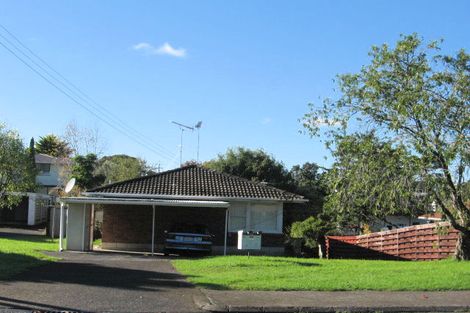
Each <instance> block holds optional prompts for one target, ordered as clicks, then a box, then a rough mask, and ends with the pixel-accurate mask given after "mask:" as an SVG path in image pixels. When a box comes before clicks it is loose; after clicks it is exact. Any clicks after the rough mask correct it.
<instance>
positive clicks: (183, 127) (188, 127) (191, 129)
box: [171, 121, 194, 166]
mask: <svg viewBox="0 0 470 313" xmlns="http://www.w3.org/2000/svg"><path fill="white" fill-rule="evenodd" d="M171 122H172V123H173V124H175V125H177V126H178V127H179V128H180V130H181V137H180V166H181V165H183V133H184V131H185V130H190V131H194V127H191V126H188V125H184V124H181V123H178V122H175V121H171Z"/></svg>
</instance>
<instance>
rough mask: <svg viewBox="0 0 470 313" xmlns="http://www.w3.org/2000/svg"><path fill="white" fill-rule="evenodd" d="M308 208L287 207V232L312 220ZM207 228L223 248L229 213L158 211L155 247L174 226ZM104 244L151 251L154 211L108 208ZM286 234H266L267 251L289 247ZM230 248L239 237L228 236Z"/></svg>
mask: <svg viewBox="0 0 470 313" xmlns="http://www.w3.org/2000/svg"><path fill="white" fill-rule="evenodd" d="M308 212H309V211H308V207H307V206H306V205H304V204H284V216H283V220H284V229H285V228H286V226H289V225H290V224H291V223H293V222H294V221H298V220H303V219H305V218H306V216H308ZM177 223H178V224H179V223H188V224H203V225H207V226H208V228H209V232H210V233H211V234H213V235H215V238H214V246H223V244H224V231H225V209H223V208H188V207H160V206H157V207H155V244H156V245H162V244H163V243H164V231H165V230H171V228H172V226H173V225H174V224H177ZM102 241H103V243H104V244H106V245H107V246H108V247H110V248H116V249H119V248H122V249H125V248H126V246H123V245H119V246H113V245H112V244H113V243H119V244H135V247H136V249H150V248H149V247H150V243H151V242H152V207H151V206H132V205H104V206H103V225H102ZM285 241H286V238H285V235H284V234H267V233H265V234H263V237H262V245H263V247H268V248H269V247H273V248H275V247H280V248H284V246H285ZM227 245H228V246H229V247H236V245H237V233H228V235H227Z"/></svg>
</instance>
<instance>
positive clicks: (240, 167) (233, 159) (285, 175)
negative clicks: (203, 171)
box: [204, 147, 291, 189]
mask: <svg viewBox="0 0 470 313" xmlns="http://www.w3.org/2000/svg"><path fill="white" fill-rule="evenodd" d="M204 166H205V167H207V168H210V169H214V170H217V171H220V172H224V173H228V174H231V175H236V176H239V177H243V178H246V179H249V180H252V181H257V182H266V183H269V184H270V185H272V186H274V187H278V188H282V189H291V177H290V173H289V171H288V170H287V169H286V168H285V166H284V164H282V163H281V162H279V161H277V160H276V159H275V158H274V157H273V156H271V155H269V154H267V153H266V152H265V151H263V150H250V149H246V148H241V147H238V148H235V149H228V150H227V152H226V153H225V154H222V155H219V156H218V157H217V158H216V159H214V160H210V161H208V162H206V163H204Z"/></svg>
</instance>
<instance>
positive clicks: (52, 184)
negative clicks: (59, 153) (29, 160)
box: [34, 153, 70, 195]
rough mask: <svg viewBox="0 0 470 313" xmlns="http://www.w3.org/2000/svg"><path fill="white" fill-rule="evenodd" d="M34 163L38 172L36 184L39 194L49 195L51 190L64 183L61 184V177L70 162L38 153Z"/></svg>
mask: <svg viewBox="0 0 470 313" xmlns="http://www.w3.org/2000/svg"><path fill="white" fill-rule="evenodd" d="M34 161H35V163H36V168H37V170H38V174H37V175H36V183H37V184H38V189H37V193H40V194H46V195H47V194H49V193H50V191H51V190H53V189H54V188H57V186H60V185H61V184H62V183H63V182H61V177H62V176H63V173H64V171H65V169H66V168H67V166H68V164H69V162H70V160H69V159H66V158H56V157H53V156H50V155H47V154H42V153H37V154H36V155H35V157H34Z"/></svg>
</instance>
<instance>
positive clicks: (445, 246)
mask: <svg viewBox="0 0 470 313" xmlns="http://www.w3.org/2000/svg"><path fill="white" fill-rule="evenodd" d="M457 238H458V231H457V230H455V229H453V228H452V227H451V226H450V225H449V223H436V224H426V225H416V226H410V227H405V228H399V229H393V230H389V231H383V232H377V233H371V234H367V235H358V236H327V237H326V256H327V258H332V259H334V258H349V259H386V260H390V259H397V260H423V261H424V260H441V259H446V258H448V257H450V256H452V254H453V253H454V251H455V245H456V243H457Z"/></svg>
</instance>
